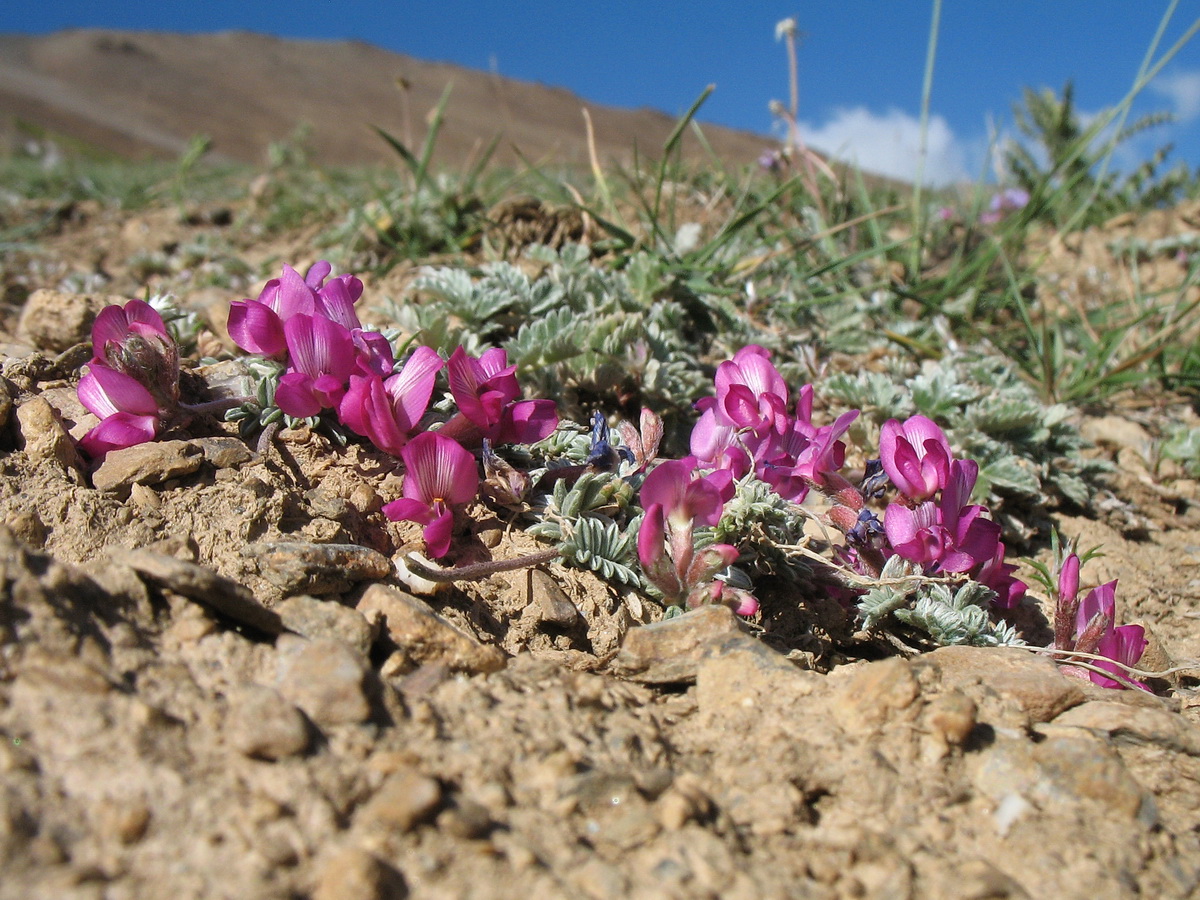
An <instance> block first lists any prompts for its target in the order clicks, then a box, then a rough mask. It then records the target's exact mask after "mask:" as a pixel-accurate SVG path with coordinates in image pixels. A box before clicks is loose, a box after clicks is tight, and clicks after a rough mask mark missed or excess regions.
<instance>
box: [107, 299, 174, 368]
mask: <svg viewBox="0 0 1200 900" xmlns="http://www.w3.org/2000/svg"><path fill="white" fill-rule="evenodd" d="M131 331H141V332H143V333H144V332H146V331H153V332H157V333H159V334H161V335H166V334H167V326H166V323H164V322H163V318H162V316H160V315H159V314H158V310H156V309H155V308H154V307H153V306H151V305H150V304H149V303H147V302H145V301H144V300H130V301H129V302H128V303H126V304H125V305H124V306H123V307H121V306H117V305H116V304H113V305H111V306H106V307H104V309H102V310H100V314H99V315H98V316H96V321H95V322H94V323H92V348H93V349H92V352H93V353H95V354H96V355H97V356H100V355H101V354H102V352H103V349H104V347H105V346H106V345H107V344H108V343H109V342H110V341H113V342H116V343H121V342H122V341H124V340H125V338H126V337H128V336H129V333H130V332H131Z"/></svg>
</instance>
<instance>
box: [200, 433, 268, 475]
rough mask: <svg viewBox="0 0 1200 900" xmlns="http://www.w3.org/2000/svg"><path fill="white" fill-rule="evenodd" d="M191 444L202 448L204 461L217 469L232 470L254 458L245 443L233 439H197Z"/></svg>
mask: <svg viewBox="0 0 1200 900" xmlns="http://www.w3.org/2000/svg"><path fill="white" fill-rule="evenodd" d="M191 443H193V444H195V445H196V446H197V447H199V448H200V452H201V453H203V454H204V461H205V462H207V463H208V464H209V465H211V466H212V467H213V468H215V469H231V468H233V467H234V466H240V465H241V464H242V463H247V462H249V461H250V460H251V459H253V458H254V454H253V453H252V452H251V451H250V448H249V447H247V446H246V444H245V442H243V441H241V440H239V439H238V438H233V437H205V438H196V439H194V440H193V441H192V442H191Z"/></svg>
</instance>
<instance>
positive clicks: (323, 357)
mask: <svg viewBox="0 0 1200 900" xmlns="http://www.w3.org/2000/svg"><path fill="white" fill-rule="evenodd" d="M283 332H284V337H285V340H286V343H287V350H288V359H289V360H290V365H289V366H288V372H287V373H286V374H285V375H284V376H283V377H282V378H280V379H279V386H278V388H276V390H275V405H276V406H278V407H279V408H280V409H281V410H283V411H284V412H285V413H287V414H288V415H289V416H295V417H296V418H298V419H303V418H306V417H308V416H315V415H317V414H318V413H319V412H320V411H321V410H323V409H331V408H333V407H335V406H337V405H338V403H339V402H340V401H341V399H342V396H343V395H344V394H345V392H346V380H347V379H348V378H349V377H350V373H351V372H353V371H354V368H355V360H356V359H357V356H358V354H357V350H356V348H355V346H354V340H353V338H351V336H350V332H349V331H347V330H346V329H345V328H344V327H342V326H341V325H339V324H338V323H336V322H334V321H331V320H330V319H326V318H324V317H322V316H310V315H307V314H305V313H297V314H296V315H294V316H292V317H291V318H290V319H288V320H287V321H286V322H285V323H284V326H283Z"/></svg>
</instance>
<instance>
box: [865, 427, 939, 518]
mask: <svg viewBox="0 0 1200 900" xmlns="http://www.w3.org/2000/svg"><path fill="white" fill-rule="evenodd" d="M879 456H880V460H881V462H882V463H883V470H884V471H885V472H886V473H887V476H888V478H890V479H891V480H892V484H894V485H895V486H896V490H898V491H899V492H900V493H901V494H903V495H904V496H906V497H908V498H909V499H910V500H925V499H928V498H929V497H932V496H933V495H934V494H935V493H936V492H937V491H938V489H939V488H941V487H943V486H944V485H945V484H946V479H947V478H948V477H949V470H950V459H951V453H950V442H949V441H947V440H946V436H945V434H943V433H942V430H941V429H940V428H938V426H937V425H936V424H935V423H934V422H933V421H932V420H930V419H927V418H926V417H925V416H910V417H909V418H908V419H907V420H905V422H904V423H903V424H901V423H900V422H898V421H896V420H895V419H889V420H888V421H887V422H885V423H884V424H883V428H882V429H881V430H880V434H879Z"/></svg>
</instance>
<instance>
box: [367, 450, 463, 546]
mask: <svg viewBox="0 0 1200 900" xmlns="http://www.w3.org/2000/svg"><path fill="white" fill-rule="evenodd" d="M400 457H401V458H402V459H403V460H404V465H405V468H406V469H407V470H408V471H407V474H406V475H405V477H404V487H403V489H402V494H403V496H401V498H400V499H398V500H393V501H392V502H391V503H388V504H387V505H385V506H384V507H383V514H384V515H385V516H387V517H388V518H389V519H391V520H392V521H394V522H401V521H408V522H416V523H417V524H419V525H424V526H425V530H424V532H423V534H424V537H425V544H426V546H427V547H428V549H429V554H430V555H431V556H433V557H435V558H439V557H442V556H445V555H446V553H447V552H448V551H449V549H450V534H451V532H452V531H453V527H454V511H455V509H458V508H461V507H463V506H465V505H466V504H468V503H470V502H471V500H472V499H474V497H475V493H476V491H478V489H479V472H478V469H477V467H476V465H475V457H474V456H472V455H471V453H470V452H469V451H467V450H465V449H463V447H462V445H461V444H459V443H458V442H457V441H453V440H451V439H450V438H447V437H443V436H442V435H440V434H438V433H437V432H436V431H426V432H422V433H421V434H419V435H417V436H416V437H415V438H413V439H412V440H411V441H410V442H409V443H408V444H407V445H406V446H405V447H404V449H403V450H402V451H401V452H400Z"/></svg>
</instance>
